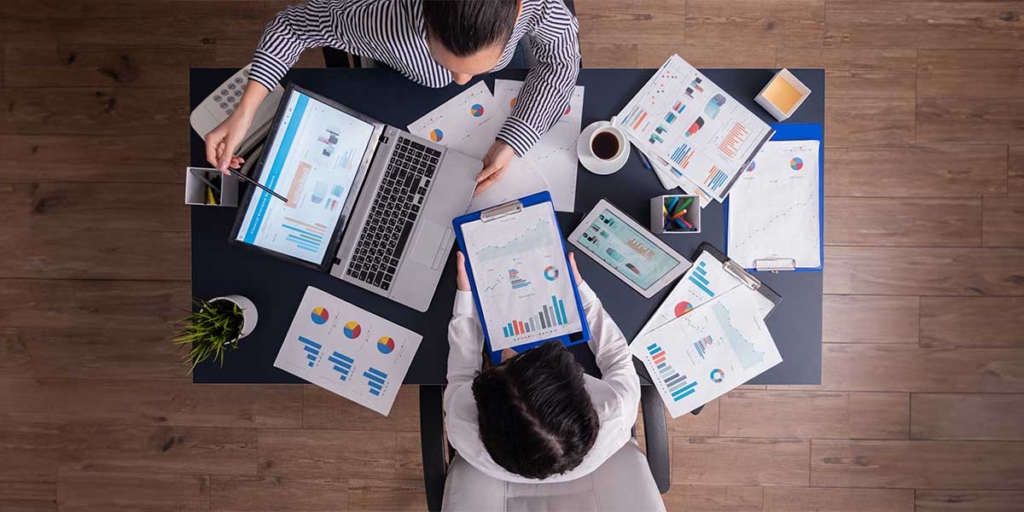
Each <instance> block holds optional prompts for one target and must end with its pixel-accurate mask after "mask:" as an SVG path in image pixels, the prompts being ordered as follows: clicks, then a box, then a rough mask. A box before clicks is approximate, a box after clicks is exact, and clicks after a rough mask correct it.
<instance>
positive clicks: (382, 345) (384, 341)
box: [377, 336, 395, 354]
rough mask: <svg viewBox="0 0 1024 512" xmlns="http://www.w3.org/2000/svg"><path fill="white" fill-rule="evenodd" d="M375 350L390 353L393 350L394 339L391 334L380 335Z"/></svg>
mask: <svg viewBox="0 0 1024 512" xmlns="http://www.w3.org/2000/svg"><path fill="white" fill-rule="evenodd" d="M377 350H379V351H380V353H381V354H390V353H392V352H394V350H395V340H394V339H392V338H391V336H382V337H381V338H380V339H379V340H377Z"/></svg>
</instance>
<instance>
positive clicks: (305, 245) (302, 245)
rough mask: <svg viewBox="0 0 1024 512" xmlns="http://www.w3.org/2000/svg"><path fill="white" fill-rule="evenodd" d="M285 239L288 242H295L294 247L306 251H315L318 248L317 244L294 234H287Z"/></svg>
mask: <svg viewBox="0 0 1024 512" xmlns="http://www.w3.org/2000/svg"><path fill="white" fill-rule="evenodd" d="M285 240H288V241H289V242H295V246H296V247H298V248H299V249H304V250H307V251H312V252H316V251H317V248H318V245H313V244H312V242H310V241H309V240H305V239H302V238H299V237H297V236H295V235H288V236H287V237H285Z"/></svg>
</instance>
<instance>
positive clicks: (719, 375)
mask: <svg viewBox="0 0 1024 512" xmlns="http://www.w3.org/2000/svg"><path fill="white" fill-rule="evenodd" d="M724 379H725V372H723V371H722V370H720V369H718V368H715V369H714V370H711V380H712V382H715V383H716V384H717V383H719V382H722V380H724Z"/></svg>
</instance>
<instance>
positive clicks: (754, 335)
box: [630, 244, 782, 418]
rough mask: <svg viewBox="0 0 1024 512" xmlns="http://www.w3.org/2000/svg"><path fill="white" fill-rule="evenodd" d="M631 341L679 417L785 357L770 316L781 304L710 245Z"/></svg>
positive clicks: (703, 246) (665, 398) (633, 350)
mask: <svg viewBox="0 0 1024 512" xmlns="http://www.w3.org/2000/svg"><path fill="white" fill-rule="evenodd" d="M698 254H699V255H698V256H697V258H695V259H694V265H693V267H691V269H690V271H688V272H687V274H686V275H685V276H683V279H682V281H680V284H679V285H678V286H676V288H675V289H674V290H673V291H672V293H670V294H669V296H668V297H667V298H666V300H665V302H663V303H662V305H661V306H660V307H659V308H658V311H657V312H655V314H654V316H653V317H652V318H651V320H650V321H648V323H647V325H645V326H644V328H643V329H642V330H641V332H640V334H638V335H637V337H636V338H635V339H634V340H633V342H632V343H631V344H630V351H631V352H632V353H633V355H634V356H636V357H637V359H640V360H641V361H642V362H643V363H644V365H645V366H646V367H647V371H648V373H649V374H650V376H651V380H652V381H653V382H654V385H655V387H656V388H657V389H658V392H659V394H660V395H661V397H662V399H663V400H664V402H665V405H666V406H667V408H668V410H669V413H670V414H671V415H672V417H673V418H675V417H679V416H681V415H683V414H686V413H688V412H690V411H693V410H695V409H697V408H699V407H701V406H703V405H704V404H706V403H707V402H709V401H711V400H713V399H715V398H717V397H719V396H721V395H723V394H725V393H726V392H728V391H729V390H731V389H733V388H735V387H736V386H739V385H741V384H743V383H745V382H747V381H749V380H750V379H752V378H754V377H756V376H757V375H759V374H761V373H763V372H764V371H766V370H768V369H769V368H771V367H772V366H775V365H777V364H779V363H780V362H782V356H781V355H780V354H779V351H778V348H777V347H776V346H775V341H774V340H773V339H772V336H771V333H770V332H769V331H768V327H767V325H766V324H765V322H764V320H765V317H766V316H767V315H768V314H770V313H771V311H772V310H773V309H774V308H775V306H776V305H777V304H778V303H779V302H780V301H781V297H780V296H779V295H778V294H777V293H775V292H774V291H773V290H772V289H770V288H768V287H767V286H765V285H764V284H762V283H760V281H758V280H757V279H755V278H754V277H752V276H751V275H750V274H748V273H747V272H746V271H744V270H743V269H742V268H740V267H739V266H738V265H737V264H736V263H735V262H733V261H730V260H729V259H728V258H726V257H725V256H724V255H722V254H721V252H719V251H718V250H716V249H714V248H713V247H711V246H710V245H708V244H703V245H702V246H701V247H700V248H699V249H698Z"/></svg>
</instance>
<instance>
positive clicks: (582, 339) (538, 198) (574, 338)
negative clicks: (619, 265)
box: [452, 192, 590, 364]
mask: <svg viewBox="0 0 1024 512" xmlns="http://www.w3.org/2000/svg"><path fill="white" fill-rule="evenodd" d="M515 203H519V204H520V205H521V206H522V207H523V208H526V207H529V206H534V205H538V204H547V206H548V207H549V208H551V215H552V218H556V217H555V207H554V204H553V203H552V202H551V194H549V193H548V192H538V193H536V194H533V195H530V196H526V197H523V198H521V199H518V200H517V201H510V202H508V203H505V204H503V205H499V206H495V207H494V208H488V209H486V210H482V211H479V212H473V213H467V214H466V215H463V216H461V217H457V218H455V219H454V220H453V221H452V226H453V227H454V228H455V237H456V240H457V241H458V244H459V250H460V251H462V254H464V255H465V256H466V272H467V273H468V274H469V285H470V288H471V289H472V291H473V302H475V303H476V311H477V314H478V316H479V317H480V324H481V326H482V327H483V331H484V342H485V343H487V351H488V352H490V354H491V361H492V362H494V363H495V364H498V363H499V362H501V351H500V350H499V351H494V350H491V340H490V338H489V336H488V334H487V319H486V318H484V314H483V310H482V309H481V308H480V295H479V293H478V291H477V284H476V282H475V281H474V280H473V266H472V265H473V262H472V261H471V259H470V257H469V251H467V250H466V241H465V239H464V238H463V236H462V226H463V225H465V224H468V223H472V222H481V218H482V216H483V215H486V214H488V213H489V212H491V213H493V212H496V211H500V210H501V209H503V208H506V207H509V206H510V205H514V204H515ZM511 215H515V213H512V214H511ZM556 221H557V218H556ZM555 229H556V230H557V231H558V239H559V241H561V243H562V253H563V257H564V258H565V261H564V265H563V267H562V268H564V269H566V273H567V276H566V277H568V279H569V283H570V284H571V285H572V293H573V298H574V299H575V301H574V302H575V306H576V311H577V313H578V314H579V318H580V320H581V322H580V323H581V324H582V331H580V332H578V333H572V334H566V335H563V336H557V337H554V338H549V339H545V340H541V341H537V342H534V343H528V344H525V345H518V346H515V347H513V348H512V349H513V350H515V351H516V352H523V351H525V350H529V349H531V348H533V347H536V346H539V345H541V344H543V343H546V342H548V341H551V340H559V341H561V342H562V343H563V344H564V345H566V346H570V345H576V344H579V343H586V342H587V341H590V326H589V325H587V314H586V312H585V311H584V310H583V301H582V300H581V299H580V291H579V289H578V288H577V287H576V280H575V279H574V276H573V275H572V271H571V267H570V265H569V253H568V250H567V249H566V246H565V237H564V236H563V235H562V231H561V228H559V226H558V223H557V222H555ZM563 305H564V304H563Z"/></svg>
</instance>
